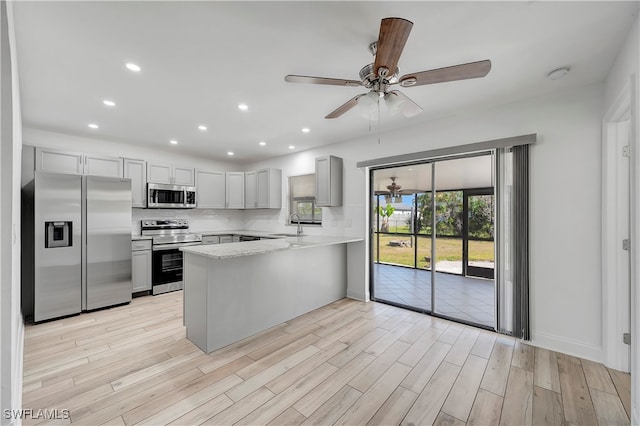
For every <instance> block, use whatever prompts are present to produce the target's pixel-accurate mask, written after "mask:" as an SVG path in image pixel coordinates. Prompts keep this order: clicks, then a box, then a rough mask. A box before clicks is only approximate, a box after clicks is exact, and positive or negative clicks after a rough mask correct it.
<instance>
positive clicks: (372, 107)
mask: <svg viewBox="0 0 640 426" xmlns="http://www.w3.org/2000/svg"><path fill="white" fill-rule="evenodd" d="M379 101H380V96H379V95H378V93H377V92H375V91H374V90H371V91H370V92H368V93H367V94H366V95H364V96H361V97H359V98H358V109H359V110H360V115H362V117H363V118H366V119H368V120H377V119H378V102H379Z"/></svg>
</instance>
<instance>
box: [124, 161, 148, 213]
mask: <svg viewBox="0 0 640 426" xmlns="http://www.w3.org/2000/svg"><path fill="white" fill-rule="evenodd" d="M124 177H126V178H129V179H131V207H143V208H144V207H146V206H147V162H146V161H144V160H132V159H130V158H125V159H124Z"/></svg>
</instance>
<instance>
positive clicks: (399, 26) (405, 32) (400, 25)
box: [373, 18, 413, 78]
mask: <svg viewBox="0 0 640 426" xmlns="http://www.w3.org/2000/svg"><path fill="white" fill-rule="evenodd" d="M411 27H413V22H411V21H407V20H406V19H402V18H385V19H383V20H382V22H380V34H379V35H378V46H377V50H376V60H375V64H374V67H373V70H374V72H375V73H376V74H377V75H378V76H380V77H383V78H384V77H386V75H389V76H391V75H393V74H394V73H395V71H396V68H397V67H398V60H399V59H400V55H401V54H402V50H403V49H404V45H405V44H406V43H407V39H408V38H409V33H410V32H411ZM380 67H383V68H386V70H387V71H386V72H387V74H386V75H381V72H380Z"/></svg>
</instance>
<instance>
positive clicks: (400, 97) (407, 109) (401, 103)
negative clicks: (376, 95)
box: [384, 90, 423, 117]
mask: <svg viewBox="0 0 640 426" xmlns="http://www.w3.org/2000/svg"><path fill="white" fill-rule="evenodd" d="M393 97H396V99H393ZM384 100H385V101H386V102H387V103H388V105H390V107H391V110H392V111H393V110H394V109H397V111H400V112H401V113H402V115H404V116H405V117H413V116H414V115H417V114H420V113H421V112H422V111H423V110H422V108H420V105H418V104H417V103H415V102H413V101H412V100H411V99H409V98H408V97H407V95H405V94H404V93H402V92H400V91H398V90H392V91H390V92H388V93H386V94H385V95H384Z"/></svg>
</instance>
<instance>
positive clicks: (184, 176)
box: [173, 167, 196, 186]
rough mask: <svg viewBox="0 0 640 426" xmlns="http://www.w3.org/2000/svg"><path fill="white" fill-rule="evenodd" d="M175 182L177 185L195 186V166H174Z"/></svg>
mask: <svg viewBox="0 0 640 426" xmlns="http://www.w3.org/2000/svg"><path fill="white" fill-rule="evenodd" d="M173 183H174V184H176V185H186V186H195V184H196V182H195V177H194V170H193V168H189V167H174V168H173Z"/></svg>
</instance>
